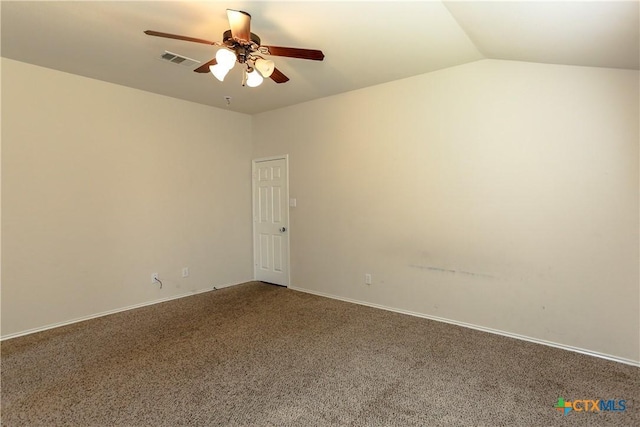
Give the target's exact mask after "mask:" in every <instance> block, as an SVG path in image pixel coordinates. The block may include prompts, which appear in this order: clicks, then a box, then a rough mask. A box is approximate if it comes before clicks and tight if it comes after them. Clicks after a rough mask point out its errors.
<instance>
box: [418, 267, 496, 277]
mask: <svg viewBox="0 0 640 427" xmlns="http://www.w3.org/2000/svg"><path fill="white" fill-rule="evenodd" d="M409 267H411V268H418V269H420V270H431V271H440V272H443V273H452V274H464V275H466V276H474V277H486V278H490V279H496V277H495V276H492V275H490V274H484V273H473V272H470V271H464V270H450V269H448V268H440V267H432V266H430V265H415V264H409Z"/></svg>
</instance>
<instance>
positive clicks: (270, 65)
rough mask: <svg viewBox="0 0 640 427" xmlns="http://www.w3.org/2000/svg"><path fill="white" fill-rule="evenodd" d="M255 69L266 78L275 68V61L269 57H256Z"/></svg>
mask: <svg viewBox="0 0 640 427" xmlns="http://www.w3.org/2000/svg"><path fill="white" fill-rule="evenodd" d="M255 67H256V70H258V71H259V72H260V74H261V75H262V77H264V78H265V79H268V78H269V77H271V74H273V70H274V69H275V68H276V66H275V63H274V62H273V61H271V60H269V59H262V58H258V59H256V62H255Z"/></svg>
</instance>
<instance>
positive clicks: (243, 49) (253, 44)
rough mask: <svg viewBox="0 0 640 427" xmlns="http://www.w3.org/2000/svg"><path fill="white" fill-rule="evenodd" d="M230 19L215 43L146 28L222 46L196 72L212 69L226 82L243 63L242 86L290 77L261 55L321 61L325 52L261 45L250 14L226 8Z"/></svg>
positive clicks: (160, 35) (179, 38) (278, 81)
mask: <svg viewBox="0 0 640 427" xmlns="http://www.w3.org/2000/svg"><path fill="white" fill-rule="evenodd" d="M227 18H228V19H229V25H230V26H231V29H229V30H227V31H225V32H224V33H223V35H222V42H217V41H216V42H212V41H209V40H204V39H198V38H195V37H187V36H180V35H177V34H169V33H162V32H159V31H153V30H146V31H145V32H144V33H145V34H148V35H150V36H156V37H166V38H169V39H177V40H184V41H188V42H195V43H203V44H208V45H213V46H222V49H218V52H216V57H215V58H214V59H212V60H211V61H209V62H206V63H205V64H202V65H201V66H199V67H198V68H196V69H195V70H193V71H195V72H196V73H208V72H211V73H212V74H213V75H214V76H215V77H216V78H217V79H218V80H220V81H223V80H224V78H225V76H226V75H227V73H228V72H229V71H230V70H231V69H232V68H233V66H234V65H235V64H236V62H238V63H239V64H241V65H242V66H244V71H243V73H242V76H243V77H242V85H243V86H244V85H245V84H246V85H247V86H249V87H255V86H258V85H260V84H261V83H262V80H263V78H271V80H273V81H274V82H276V83H285V82H287V81H289V77H287V76H285V75H284V74H283V73H282V72H281V71H280V70H278V69H277V68H276V67H275V64H274V62H273V61H271V60H267V59H265V58H263V56H262V55H272V56H285V57H289V58H299V59H311V60H313V61H322V60H323V59H324V53H322V51H320V50H316V49H300V48H295V47H280V46H266V45H261V44H260V37H258V36H257V35H256V34H254V33H252V32H251V15H249V14H248V13H247V12H244V11H241V10H233V9H227Z"/></svg>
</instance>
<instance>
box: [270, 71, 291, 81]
mask: <svg viewBox="0 0 640 427" xmlns="http://www.w3.org/2000/svg"><path fill="white" fill-rule="evenodd" d="M270 77H271V80H273V81H274V82H276V83H286V82H288V81H289V77H287V76H285V75H284V74H282V71H280V70H278V69H277V68H274V69H273V73H271V76H270Z"/></svg>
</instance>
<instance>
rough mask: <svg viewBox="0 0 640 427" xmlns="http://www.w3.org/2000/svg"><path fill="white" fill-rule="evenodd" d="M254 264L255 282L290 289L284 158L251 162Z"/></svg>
mask: <svg viewBox="0 0 640 427" xmlns="http://www.w3.org/2000/svg"><path fill="white" fill-rule="evenodd" d="M253 263H254V275H255V279H256V280H260V281H263V282H269V283H274V284H276V285H282V286H289V188H288V180H287V158H286V157H282V158H273V159H259V160H254V161H253Z"/></svg>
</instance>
